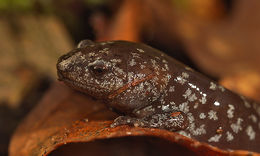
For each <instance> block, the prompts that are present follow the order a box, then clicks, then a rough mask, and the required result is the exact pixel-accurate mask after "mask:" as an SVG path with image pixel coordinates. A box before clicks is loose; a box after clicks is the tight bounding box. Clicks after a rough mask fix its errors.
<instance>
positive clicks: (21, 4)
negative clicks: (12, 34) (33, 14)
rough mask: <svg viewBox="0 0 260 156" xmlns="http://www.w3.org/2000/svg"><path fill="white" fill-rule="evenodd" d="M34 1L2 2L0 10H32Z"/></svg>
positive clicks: (5, 0) (16, 0)
mask: <svg viewBox="0 0 260 156" xmlns="http://www.w3.org/2000/svg"><path fill="white" fill-rule="evenodd" d="M33 4H34V0H0V10H4V11H7V10H18V11H26V10H31V9H32V7H33Z"/></svg>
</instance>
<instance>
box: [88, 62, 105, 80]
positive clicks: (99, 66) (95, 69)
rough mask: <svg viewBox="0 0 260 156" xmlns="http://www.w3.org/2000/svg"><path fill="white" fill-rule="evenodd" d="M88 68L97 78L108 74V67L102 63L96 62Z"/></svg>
mask: <svg viewBox="0 0 260 156" xmlns="http://www.w3.org/2000/svg"><path fill="white" fill-rule="evenodd" d="M88 68H89V70H90V72H91V73H92V74H94V75H95V76H101V75H103V74H105V73H106V72H107V67H106V65H105V64H104V62H101V61H95V62H94V63H92V64H90V65H89V66H88Z"/></svg>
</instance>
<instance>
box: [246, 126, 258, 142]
mask: <svg viewBox="0 0 260 156" xmlns="http://www.w3.org/2000/svg"><path fill="white" fill-rule="evenodd" d="M246 133H247V135H248V136H249V140H255V134H256V133H255V131H254V129H253V127H252V126H250V125H249V126H248V127H247V128H246Z"/></svg>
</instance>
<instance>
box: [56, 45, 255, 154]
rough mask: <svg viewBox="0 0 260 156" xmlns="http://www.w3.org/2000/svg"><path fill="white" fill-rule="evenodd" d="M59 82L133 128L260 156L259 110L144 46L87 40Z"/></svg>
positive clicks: (65, 60)
mask: <svg viewBox="0 0 260 156" xmlns="http://www.w3.org/2000/svg"><path fill="white" fill-rule="evenodd" d="M57 69H58V76H59V80H62V81H64V82H65V83H66V84H67V85H69V86H71V87H72V88H74V89H76V90H79V91H81V92H84V93H86V94H88V95H91V96H93V97H95V98H97V99H101V100H103V101H104V102H106V103H107V105H108V106H109V107H110V108H112V109H113V110H115V111H117V112H119V113H121V114H122V115H123V116H120V117H118V118H117V119H115V121H114V123H113V124H112V125H111V126H112V127H115V126H118V125H122V124H128V125H133V126H140V127H150V128H161V129H167V130H170V131H176V132H177V133H180V134H182V135H185V136H187V137H190V138H193V139H196V140H199V141H202V142H206V143H209V144H211V145H214V146H217V147H220V148H224V149H244V150H250V151H256V152H260V148H259V147H260V105H259V104H258V103H255V102H253V101H249V100H247V99H246V98H245V97H243V96H240V95H237V94H235V93H233V92H231V91H229V90H227V89H225V88H224V87H222V86H220V85H218V84H216V83H215V82H213V81H211V80H210V79H208V78H206V77H204V76H203V75H201V74H199V73H197V72H195V71H193V70H192V69H190V68H189V67H187V66H185V65H183V64H181V63H179V62H178V61H176V60H174V59H173V58H170V57H168V56H166V55H165V54H164V53H163V52H161V51H158V50H156V49H154V48H152V47H149V46H147V45H144V44H139V43H132V42H126V41H108V42H97V43H95V42H92V41H90V40H84V41H82V42H80V43H79V45H78V48H76V49H74V50H73V51H71V52H70V53H68V54H66V55H64V56H62V57H60V59H59V61H58V64H57Z"/></svg>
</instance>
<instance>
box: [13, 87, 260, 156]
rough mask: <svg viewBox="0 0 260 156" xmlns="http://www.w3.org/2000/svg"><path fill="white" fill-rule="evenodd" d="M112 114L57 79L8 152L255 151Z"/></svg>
mask: <svg viewBox="0 0 260 156" xmlns="http://www.w3.org/2000/svg"><path fill="white" fill-rule="evenodd" d="M116 116H117V115H116V114H115V113H113V112H112V111H110V110H109V109H107V107H106V106H105V105H104V104H103V103H101V102H98V101H96V100H94V99H92V98H90V97H88V96H85V95H83V94H81V93H78V92H75V91H73V90H71V89H69V88H67V87H66V86H64V85H63V84H61V83H55V84H54V85H53V86H52V88H51V89H50V91H49V92H48V93H47V95H46V96H45V97H44V99H43V100H42V101H41V102H40V103H39V104H38V106H37V107H36V108H35V109H34V110H33V111H32V112H31V113H30V114H29V115H28V116H27V118H26V119H25V120H24V121H23V122H22V123H21V124H20V126H19V127H18V129H17V130H16V132H15V134H14V135H13V138H12V140H11V144H10V147H9V154H10V156H16V155H19V156H31V155H80V154H82V155H83V154H84V155H87V154H89V155H116V154H119V155H159V154H160V155H173V154H176V155H180V154H181V155H191V154H193V155H237V154H239V155H248V154H251V155H258V154H256V153H252V152H247V151H225V150H221V149H218V148H216V147H213V146H210V145H208V144H206V143H201V142H198V141H196V140H193V139H190V138H187V137H184V136H182V135H180V134H177V133H174V132H170V131H166V130H160V129H151V128H139V127H130V126H126V125H125V126H119V127H115V128H111V127H110V124H111V123H112V121H113V119H114V118H116Z"/></svg>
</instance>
